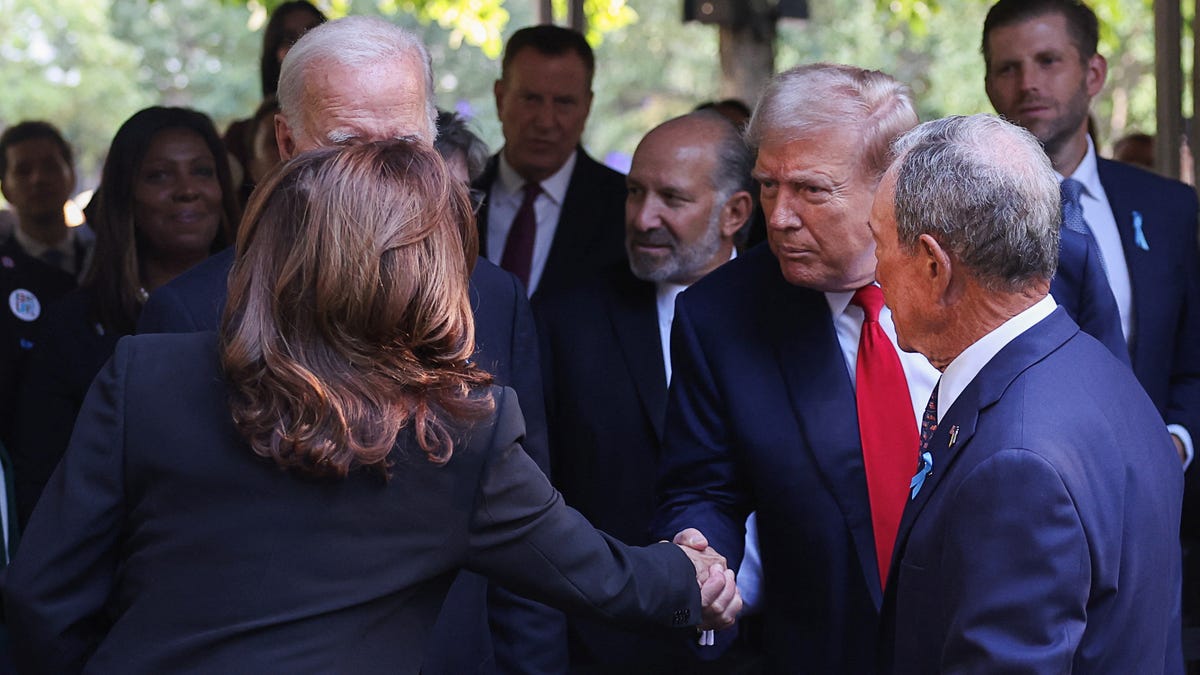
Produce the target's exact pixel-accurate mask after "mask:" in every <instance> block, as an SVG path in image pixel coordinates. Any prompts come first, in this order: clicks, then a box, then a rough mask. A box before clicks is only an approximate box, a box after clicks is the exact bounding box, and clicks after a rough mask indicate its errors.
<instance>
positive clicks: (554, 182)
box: [496, 149, 579, 205]
mask: <svg viewBox="0 0 1200 675" xmlns="http://www.w3.org/2000/svg"><path fill="white" fill-rule="evenodd" d="M499 155H500V162H499V165H498V167H497V174H496V184H497V185H498V186H499V187H500V190H501V192H502V193H503V195H504V198H505V199H511V200H516V201H518V202H520V200H521V199H523V198H524V194H523V188H524V187H525V182H526V181H525V179H524V178H522V177H521V175H520V174H519V173H517V170H516V169H514V168H513V167H512V165H511V164H509V163H508V160H507V159H506V158H505V157H504V150H503V149H501V150H500V153H499ZM578 157H579V153H578V152H572V153H571V156H570V157H568V158H567V161H566V162H563V165H562V166H561V167H559V168H558V171H555V172H554V173H553V174H551V176H550V177H549V178H547V179H546V180H544V181H542V182H541V186H542V194H543V195H545V196H546V197H549V198H550V201H552V202H554V203H555V204H559V205H561V204H562V203H563V199H565V198H566V196H567V186H569V185H570V184H571V173H572V172H574V171H575V160H576V159H577V158H578Z"/></svg>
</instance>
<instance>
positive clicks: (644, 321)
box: [607, 273, 667, 441]
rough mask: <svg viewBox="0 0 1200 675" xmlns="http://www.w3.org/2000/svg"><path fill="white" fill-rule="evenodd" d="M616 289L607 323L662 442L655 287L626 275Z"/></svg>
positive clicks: (663, 400) (662, 381) (663, 386)
mask: <svg viewBox="0 0 1200 675" xmlns="http://www.w3.org/2000/svg"><path fill="white" fill-rule="evenodd" d="M616 288H617V292H616V293H614V294H612V295H610V296H609V297H608V302H607V306H608V315H609V320H610V321H611V322H612V327H613V331H614V332H615V333H616V335H617V344H618V347H619V349H620V350H621V354H622V356H623V357H624V359H625V365H626V367H627V368H628V369H629V375H630V377H632V378H633V382H634V385H635V386H636V387H637V392H638V397H639V398H640V399H641V402H642V408H643V409H645V411H646V415H647V416H648V417H649V418H650V422H651V424H653V426H654V432H655V434H656V435H657V436H658V439H659V440H660V441H661V440H662V436H663V423H664V420H665V417H666V414H667V374H666V368H665V367H664V364H663V356H662V348H661V347H660V345H661V344H662V342H661V338H660V336H659V333H658V304H657V300H656V298H655V291H654V284H652V283H649V282H645V281H639V280H637V279H636V278H634V277H633V276H632V275H631V274H628V273H625V274H622V275H621V276H620V279H619V280H618V281H617V284H616Z"/></svg>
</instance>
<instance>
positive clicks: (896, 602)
mask: <svg viewBox="0 0 1200 675" xmlns="http://www.w3.org/2000/svg"><path fill="white" fill-rule="evenodd" d="M896 151H897V155H898V156H899V158H898V159H897V160H896V161H895V163H893V164H892V166H891V168H890V169H888V172H887V173H886V174H885V175H884V178H883V181H882V183H881V185H880V188H879V190H878V191H877V193H876V196H875V204H874V207H873V209H872V213H871V229H872V234H873V236H874V239H875V242H876V254H877V256H878V259H879V265H878V270H877V273H876V277H877V278H878V280H879V283H880V284H881V285H882V287H883V290H884V295H885V297H886V299H887V303H888V305H889V306H890V307H891V308H892V316H893V317H894V319H895V323H896V333H897V338H898V342H899V344H900V346H901V348H903V349H905V350H910V351H917V352H919V353H921V354H924V355H925V356H926V357H928V358H929V360H930V362H932V363H933V364H934V365H935V366H936V367H937V368H938V369H939V370H941V371H942V376H941V379H940V380H939V383H938V386H937V387H936V388H935V389H934V393H933V395H932V396H931V397H930V400H929V404H928V408H927V412H926V416H925V419H924V420H923V425H922V431H921V445H920V453H921V456H920V460H919V462H918V463H917V465H916V467H915V470H916V473H915V475H914V476H913V478H912V480H911V482H910V483H909V486H910V495H909V501H908V504H907V506H906V507H905V511H904V516H903V520H902V521H901V524H900V529H899V533H898V536H897V540H896V555H895V557H894V559H893V564H892V570H891V576H890V583H889V584H888V588H887V594H886V598H885V601H884V619H883V623H884V628H883V634H884V639H883V643H882V645H881V646H882V653H883V659H882V662H883V664H884V671H885V672H896V673H926V672H928V673H933V672H1018V671H1019V672H1023V673H1066V672H1078V673H1101V672H1103V673H1181V672H1183V657H1182V651H1181V648H1180V615H1179V600H1180V551H1179V545H1178V541H1177V532H1178V528H1179V516H1180V501H1181V499H1182V489H1183V473H1182V470H1181V469H1180V466H1179V461H1178V459H1177V457H1176V454H1175V450H1174V446H1173V444H1172V442H1171V439H1170V437H1169V435H1168V434H1167V433H1166V430H1165V429H1164V428H1163V425H1162V419H1161V418H1160V417H1159V415H1158V412H1157V411H1156V409H1155V408H1154V405H1153V403H1152V402H1151V401H1150V399H1149V397H1148V396H1147V395H1146V393H1145V392H1144V391H1143V390H1142V388H1141V387H1140V386H1139V385H1138V383H1137V380H1136V379H1135V378H1134V375H1133V373H1132V372H1130V370H1129V368H1128V367H1126V366H1125V365H1124V364H1122V363H1121V362H1120V361H1118V360H1117V359H1116V358H1115V357H1114V356H1113V355H1112V353H1111V352H1109V351H1108V350H1107V349H1105V348H1104V347H1103V346H1102V345H1101V344H1100V343H1099V342H1097V341H1096V340H1095V339H1093V338H1092V337H1091V336H1090V335H1087V334H1086V333H1083V332H1081V331H1080V329H1079V326H1078V325H1076V324H1075V322H1074V321H1072V320H1071V318H1070V317H1069V316H1068V315H1067V314H1066V312H1065V310H1063V309H1062V308H1060V307H1057V305H1056V304H1055V302H1054V300H1053V299H1052V298H1051V297H1050V296H1049V295H1048V291H1049V288H1050V279H1051V277H1053V275H1054V272H1055V268H1056V266H1057V263H1058V237H1059V208H1060V197H1059V187H1058V178H1057V176H1056V175H1055V173H1054V171H1053V169H1052V168H1051V166H1050V161H1049V160H1048V159H1047V157H1046V155H1045V153H1044V152H1043V150H1042V147H1041V145H1040V143H1039V142H1038V141H1037V139H1035V138H1034V137H1033V136H1032V135H1031V134H1030V133H1029V132H1027V131H1025V130H1023V129H1020V128H1018V127H1016V126H1013V125H1011V124H1009V123H1007V122H1004V121H1002V120H1000V119H999V118H996V117H991V116H987V115H976V116H973V117H951V118H946V119H943V120H937V121H934V122H929V123H926V124H924V125H922V126H920V127H918V128H917V129H916V130H914V131H912V132H911V133H909V134H907V135H906V136H904V137H903V138H901V139H900V141H899V142H898V143H897V146H896Z"/></svg>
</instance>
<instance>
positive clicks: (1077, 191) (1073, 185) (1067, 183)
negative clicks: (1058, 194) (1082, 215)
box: [1059, 178, 1083, 206]
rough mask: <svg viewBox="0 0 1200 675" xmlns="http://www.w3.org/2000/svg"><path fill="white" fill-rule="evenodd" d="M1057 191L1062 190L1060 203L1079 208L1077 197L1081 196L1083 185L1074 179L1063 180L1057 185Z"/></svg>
mask: <svg viewBox="0 0 1200 675" xmlns="http://www.w3.org/2000/svg"><path fill="white" fill-rule="evenodd" d="M1059 189H1060V190H1062V203H1063V204H1064V205H1065V204H1071V205H1073V206H1079V196H1080V195H1082V194H1083V183H1080V182H1079V181H1077V180H1075V179H1074V178H1064V179H1063V181H1062V183H1061V184H1059Z"/></svg>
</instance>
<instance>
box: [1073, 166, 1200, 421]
mask: <svg viewBox="0 0 1200 675" xmlns="http://www.w3.org/2000/svg"><path fill="white" fill-rule="evenodd" d="M1097 166H1098V168H1099V172H1100V183H1101V184H1102V185H1103V186H1104V192H1105V194H1107V195H1108V203H1109V206H1111V207H1112V211H1113V217H1115V218H1116V221H1117V230H1118V232H1120V235H1121V247H1122V248H1123V249H1124V251H1125V262H1126V264H1127V265H1128V266H1129V277H1130V282H1131V283H1132V285H1133V311H1134V316H1133V339H1132V341H1131V344H1130V345H1129V351H1130V354H1131V355H1132V357H1133V372H1134V373H1135V374H1136V375H1137V379H1138V382H1141V384H1142V386H1143V387H1144V388H1145V389H1146V393H1147V394H1149V395H1150V400H1151V401H1153V402H1154V405H1155V407H1156V408H1158V411H1159V412H1160V413H1161V414H1162V416H1163V418H1165V419H1166V421H1167V423H1168V424H1180V425H1182V426H1183V427H1185V428H1186V429H1187V430H1188V432H1189V433H1191V435H1192V440H1193V441H1195V442H1198V443H1200V256H1198V255H1197V249H1196V214H1197V203H1196V192H1195V191H1194V190H1193V189H1192V188H1191V187H1190V186H1188V185H1184V184H1183V183H1180V182H1178V181H1173V180H1167V179H1166V178H1163V177H1161V176H1158V175H1156V174H1153V173H1150V172H1149V171H1143V170H1142V169H1138V168H1136V167H1133V166H1130V165H1128V164H1122V163H1120V162H1113V161H1110V160H1106V159H1098V160H1097ZM1136 220H1140V222H1141V227H1142V233H1143V235H1144V237H1145V240H1144V243H1145V244H1146V245H1147V246H1146V248H1142V247H1141V246H1139V245H1138V243H1139V242H1138V240H1137V232H1136V228H1135V225H1134V223H1135V221H1136Z"/></svg>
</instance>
